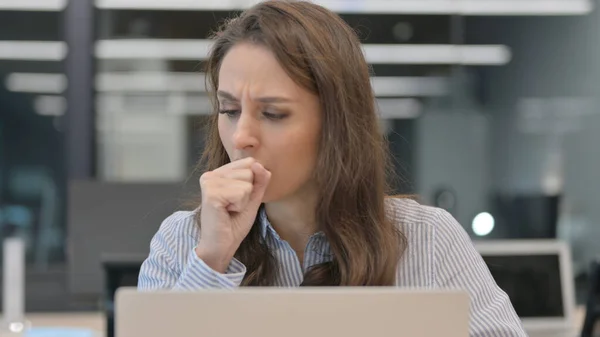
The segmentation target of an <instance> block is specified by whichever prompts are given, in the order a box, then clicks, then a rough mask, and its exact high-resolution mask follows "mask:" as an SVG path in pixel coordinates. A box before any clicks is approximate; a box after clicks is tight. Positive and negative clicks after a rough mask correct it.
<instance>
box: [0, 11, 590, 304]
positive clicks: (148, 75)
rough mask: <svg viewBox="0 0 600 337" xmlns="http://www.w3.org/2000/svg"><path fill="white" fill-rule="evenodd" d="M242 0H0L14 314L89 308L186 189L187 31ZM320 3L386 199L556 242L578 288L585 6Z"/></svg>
mask: <svg viewBox="0 0 600 337" xmlns="http://www.w3.org/2000/svg"><path fill="white" fill-rule="evenodd" d="M247 2H248V1H242V0H237V1H233V0H229V1H226V0H219V1H216V0H215V1H210V0H196V1H191V0H168V1H166V0H135V1H134V0H95V1H94V0H71V1H69V2H67V0H14V1H10V0H4V1H0V229H1V230H2V233H4V234H6V233H8V232H9V231H12V232H14V231H16V232H18V233H21V235H23V236H24V237H25V238H26V242H27V289H26V291H27V309H28V310H29V311H73V310H98V309H99V308H102V306H103V305H104V304H103V302H102V298H103V293H104V291H105V287H106V282H107V280H106V278H105V274H104V272H103V264H106V263H110V262H111V261H136V259H139V258H140V257H143V256H144V254H146V253H147V250H148V243H149V241H150V238H151V237H152V235H153V234H154V232H155V231H156V229H157V228H158V226H159V225H160V221H161V220H162V219H163V218H164V217H165V216H167V215H168V214H170V213H171V212H172V211H174V210H176V209H178V208H180V207H182V204H183V202H184V201H185V199H186V198H188V196H189V195H190V194H191V193H193V192H194V191H195V190H196V189H197V183H196V182H197V172H194V171H193V167H194V163H195V162H196V160H197V159H198V158H199V154H200V152H201V150H202V136H203V135H202V129H201V128H200V126H201V124H202V121H203V119H204V118H205V116H206V115H207V114H208V113H209V111H210V107H209V102H208V100H207V97H206V94H205V92H204V90H205V88H204V81H203V74H202V73H201V69H202V65H203V59H204V58H205V55H206V52H207V48H208V47H209V46H210V41H208V40H206V39H207V37H208V34H209V32H210V31H211V30H212V29H214V28H215V27H216V25H217V24H218V23H219V22H221V21H222V20H223V19H225V18H227V17H229V16H231V15H233V14H235V13H237V12H238V11H239V10H240V9H241V8H244V7H245V3H247ZM317 2H319V1H317ZM321 2H322V3H324V4H325V5H326V6H328V7H330V8H332V9H334V10H335V11H337V12H339V13H341V14H342V16H343V18H344V19H346V20H347V21H348V22H349V23H350V24H351V25H352V26H353V27H355V28H356V29H357V31H358V32H359V34H360V36H361V38H362V40H363V42H364V49H365V53H366V56H367V60H368V61H369V63H370V64H372V66H373V71H374V77H373V86H374V89H375V92H376V95H377V97H378V104H379V107H380V110H381V118H382V125H383V127H384V128H385V130H386V132H387V134H388V137H389V139H390V144H391V145H390V146H391V150H392V153H393V154H394V157H395V164H396V169H397V173H398V175H399V176H400V179H399V180H398V182H397V185H396V189H397V192H398V193H404V194H416V195H418V197H419V198H420V200H421V201H422V202H424V203H427V204H431V205H436V206H439V207H443V208H446V209H447V210H449V211H450V212H451V213H452V214H453V215H454V216H455V217H456V218H457V219H458V220H459V221H460V222H461V224H462V225H463V226H464V227H465V229H466V230H467V232H468V233H469V234H470V235H471V236H472V237H473V239H474V240H489V239H523V238H534V239H537V238H559V239H561V240H565V241H567V242H568V243H569V244H570V245H571V249H572V257H573V263H574V271H573V278H574V279H576V280H577V284H582V286H581V287H578V289H577V290H578V296H579V297H580V298H582V296H583V295H585V294H584V290H585V289H586V288H585V279H586V276H587V271H588V265H589V263H590V261H591V260H592V259H593V258H594V257H595V256H598V255H600V245H599V244H598V242H600V193H598V189H600V182H599V178H600V176H599V173H598V172H600V156H598V154H599V153H600V152H599V150H598V148H597V146H598V144H600V113H599V112H600V101H599V100H600V40H599V39H600V37H598V35H597V33H598V32H599V31H600V12H599V11H598V10H597V9H596V8H595V7H596V6H594V5H595V1H593V0H554V1H550V0H548V1H546V0H495V1H492V0H478V1H477V0H474V1H458V0H450V1H434V0H416V1H412V0H386V1H371V0H369V1H359V0H348V1H321ZM457 3H460V6H457ZM582 289H583V290H582Z"/></svg>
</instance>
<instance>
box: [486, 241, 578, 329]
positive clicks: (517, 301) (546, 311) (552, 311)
mask: <svg viewBox="0 0 600 337" xmlns="http://www.w3.org/2000/svg"><path fill="white" fill-rule="evenodd" d="M475 247H476V248H477V250H478V251H479V253H480V254H481V255H482V257H483V259H484V260H485V262H486V264H487V266H488V268H489V269H490V271H491V273H492V276H493V277H494V279H495V280H496V283H498V286H500V288H502V289H503V290H504V291H505V292H506V293H507V294H508V296H509V297H510V299H511V302H512V304H513V306H514V308H515V311H516V312H517V314H518V315H519V317H520V318H521V320H522V322H523V326H524V327H525V329H526V330H528V331H533V330H547V329H548V330H552V329H561V330H562V329H565V330H569V329H572V328H573V327H574V325H573V323H574V322H573V315H574V310H575V295H574V285H573V272H572V261H571V254H570V251H569V247H568V245H567V244H566V243H564V242H562V241H557V240H500V241H480V242H475Z"/></svg>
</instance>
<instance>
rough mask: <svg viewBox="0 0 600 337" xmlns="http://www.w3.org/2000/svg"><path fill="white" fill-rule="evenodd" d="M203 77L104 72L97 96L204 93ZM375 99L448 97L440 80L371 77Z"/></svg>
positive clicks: (98, 79) (97, 82)
mask: <svg viewBox="0 0 600 337" xmlns="http://www.w3.org/2000/svg"><path fill="white" fill-rule="evenodd" d="M204 79H205V74H204V73H191V72H188V73H186V72H113V73H111V72H106V73H98V74H97V75H96V80H95V85H96V90H98V91H100V92H168V91H172V92H204V91H205V86H204ZM371 84H372V86H373V90H374V92H375V94H376V95H377V96H378V97H408V96H412V97H433V96H445V95H448V94H449V93H450V87H449V86H450V84H449V80H448V79H446V78H443V77H401V76H390V77H377V76H376V77H372V78H371Z"/></svg>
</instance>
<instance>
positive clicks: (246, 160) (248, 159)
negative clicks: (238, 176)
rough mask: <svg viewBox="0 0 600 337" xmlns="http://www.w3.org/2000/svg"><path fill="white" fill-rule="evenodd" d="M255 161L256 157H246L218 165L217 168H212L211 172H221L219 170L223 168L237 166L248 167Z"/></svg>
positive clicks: (234, 167)
mask: <svg viewBox="0 0 600 337" xmlns="http://www.w3.org/2000/svg"><path fill="white" fill-rule="evenodd" d="M255 162H256V159H254V158H252V157H246V158H244V159H240V160H236V161H232V162H230V163H228V164H225V165H223V166H221V167H219V168H218V169H216V170H214V171H213V172H221V171H225V170H231V169H239V168H250V166H252V164H254V163H255Z"/></svg>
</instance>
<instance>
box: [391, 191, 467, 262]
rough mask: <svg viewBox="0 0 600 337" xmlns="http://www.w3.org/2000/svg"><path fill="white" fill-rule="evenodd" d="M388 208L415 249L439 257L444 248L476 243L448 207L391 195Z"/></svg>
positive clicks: (444, 251) (408, 242) (398, 226)
mask: <svg viewBox="0 0 600 337" xmlns="http://www.w3.org/2000/svg"><path fill="white" fill-rule="evenodd" d="M386 212H388V214H389V215H388V216H390V218H391V219H392V221H394V223H395V224H396V226H397V228H398V229H399V230H400V232H402V233H403V234H404V236H405V237H406V240H407V245H408V248H409V250H414V253H417V252H418V254H424V255H429V256H430V257H432V259H433V260H435V259H436V258H439V257H440V253H442V252H443V253H447V252H448V251H449V250H453V249H461V247H462V248H464V247H469V248H470V246H471V245H472V242H471V238H470V236H469V234H468V233H467V231H466V230H465V229H464V228H463V226H461V224H460V223H459V222H458V221H457V220H456V219H455V218H454V217H453V216H452V214H450V213H449V212H447V211H446V210H444V209H441V208H437V207H432V206H425V205H421V204H419V203H418V202H416V201H415V200H412V199H408V198H389V199H388V200H387V201H386ZM411 246H412V247H411Z"/></svg>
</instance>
